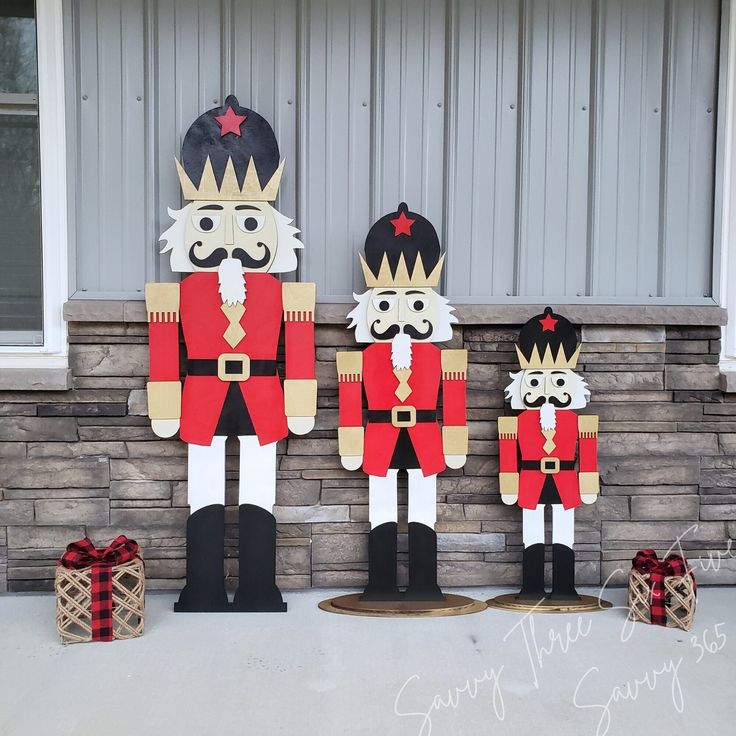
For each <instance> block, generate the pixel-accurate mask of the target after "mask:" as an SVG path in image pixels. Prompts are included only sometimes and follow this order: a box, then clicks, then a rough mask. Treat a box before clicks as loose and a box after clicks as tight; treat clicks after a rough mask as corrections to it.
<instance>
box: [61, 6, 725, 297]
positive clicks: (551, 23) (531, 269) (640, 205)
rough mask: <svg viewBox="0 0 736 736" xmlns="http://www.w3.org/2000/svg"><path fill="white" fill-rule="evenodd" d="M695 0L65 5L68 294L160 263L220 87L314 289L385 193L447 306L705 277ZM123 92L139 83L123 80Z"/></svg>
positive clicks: (327, 291) (706, 188) (674, 291)
mask: <svg viewBox="0 0 736 736" xmlns="http://www.w3.org/2000/svg"><path fill="white" fill-rule="evenodd" d="M720 5H721V4H720V2H718V0H648V1H647V2H645V3H642V2H640V1H639V0H526V2H517V0H373V1H372V2H371V1H370V0H275V1H274V2H270V3H264V2H258V1H257V0H222V1H221V2H207V1H206V0H158V2H155V1H154V0H126V2H124V3H123V2H119V1H116V0H74V2H73V3H70V4H68V6H67V17H66V34H67V35H66V38H67V48H68V50H69V53H70V57H71V62H70V64H69V68H70V69H72V70H73V73H72V75H71V76H72V79H71V80H70V81H71V82H72V83H71V84H70V85H69V92H68V94H69V100H70V106H71V108H72V109H71V114H70V121H72V125H73V130H72V138H73V140H72V145H71V146H70V150H71V151H72V152H73V161H72V169H73V177H71V178H72V180H73V195H74V196H73V200H74V203H75V204H74V206H75V211H74V212H73V217H72V221H73V222H74V224H75V233H74V239H75V241H76V253H75V263H76V274H75V277H76V288H77V295H78V296H113V297H114V296H120V297H123V296H125V297H130V296H135V295H137V294H140V293H141V290H142V288H143V283H144V282H145V280H146V279H154V278H164V279H166V278H170V277H171V274H170V272H169V270H168V265H167V258H166V257H161V256H159V254H158V247H159V246H158V242H157V239H158V236H159V235H160V233H161V232H162V231H163V230H164V229H165V228H166V226H167V224H168V222H169V218H168V215H167V213H166V208H167V206H169V207H178V206H180V202H181V200H180V191H179V185H178V180H177V177H176V172H175V169H174V166H173V159H174V157H175V156H176V155H177V154H178V152H179V147H180V144H181V139H182V136H183V134H184V132H185V131H186V129H187V127H188V125H189V123H190V122H191V121H192V120H193V119H194V118H195V117H196V116H197V115H198V114H200V113H201V112H202V111H203V110H206V109H208V108H210V107H212V106H214V105H215V104H218V103H219V102H220V101H221V100H222V99H223V97H224V95H225V94H228V93H229V92H231V91H232V92H234V93H235V94H237V95H238V97H239V98H240V100H241V102H242V103H243V104H247V105H250V106H252V107H253V108H254V109H257V110H258V111H259V112H260V113H262V114H263V115H265V116H266V117H267V118H268V119H269V121H270V122H271V123H272V124H273V126H274V129H275V131H276V134H277V136H278V139H279V144H280V147H281V151H282V155H283V156H284V157H286V159H287V166H286V170H285V175H284V178H283V181H282V187H281V192H280V196H279V202H278V203H277V204H278V206H279V208H280V209H281V211H283V212H284V213H286V214H289V215H292V216H294V217H295V219H296V224H297V225H298V226H299V227H300V228H301V229H302V230H303V233H304V241H305V245H306V248H305V250H304V251H303V252H302V253H301V255H300V261H301V265H300V275H301V277H303V278H307V279H312V280H315V281H316V282H317V284H318V287H319V294H320V298H322V299H325V300H338V301H341V300H347V299H350V295H351V293H352V292H353V291H354V290H361V289H362V288H363V283H362V276H361V274H360V272H359V269H358V266H357V258H356V252H357V251H358V250H359V249H360V247H361V246H362V243H363V240H364V238H365V234H366V232H367V229H368V227H369V226H370V224H371V222H372V221H373V220H374V219H376V218H377V217H379V216H380V215H381V214H383V213H385V212H386V211H388V210H390V209H391V208H393V207H395V206H396V204H397V203H398V202H399V201H400V200H406V201H407V202H408V203H409V205H410V207H411V208H413V209H415V210H417V211H420V212H422V213H424V214H426V215H427V216H428V217H429V218H430V219H431V220H432V221H433V222H434V224H435V226H436V227H437V229H438V231H439V232H440V235H441V238H442V239H443V242H444V243H445V244H446V246H447V251H448V258H447V269H446V274H445V280H444V287H445V291H446V292H447V293H448V294H449V295H450V296H451V297H452V298H453V299H454V300H455V301H457V302H461V301H494V300H498V299H506V298H509V297H511V298H519V299H526V300H534V299H543V298H550V297H554V298H555V299H557V300H561V301H567V300H569V301H575V300H577V299H600V300H611V301H617V300H629V301H630V300H637V301H648V300H659V301H662V300H664V301H669V302H673V303H676V302H681V301H687V300H697V299H701V300H702V299H703V298H705V297H708V296H710V294H711V293H712V254H713V192H714V171H715V161H714V153H715V132H716V131H715V128H716V123H715V119H716V103H717V100H716V91H717V87H718V52H719V48H718V39H719V33H720V13H721V8H720ZM138 98H140V99H138Z"/></svg>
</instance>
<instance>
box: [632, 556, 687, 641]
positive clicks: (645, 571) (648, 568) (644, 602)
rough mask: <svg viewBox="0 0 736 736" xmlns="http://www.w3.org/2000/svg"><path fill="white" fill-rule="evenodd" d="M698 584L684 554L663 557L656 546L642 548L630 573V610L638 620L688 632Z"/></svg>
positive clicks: (633, 617) (633, 562)
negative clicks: (657, 551) (659, 555)
mask: <svg viewBox="0 0 736 736" xmlns="http://www.w3.org/2000/svg"><path fill="white" fill-rule="evenodd" d="M695 602H696V585H695V576H694V575H693V572H692V569H691V568H689V567H688V564H687V560H686V559H685V558H684V557H682V556H681V555H676V554H670V555H668V556H667V557H666V558H665V559H663V560H660V559H659V558H658V557H657V553H656V552H655V551H654V550H653V549H642V550H639V552H637V554H636V556H635V557H634V559H633V560H632V568H631V571H630V572H629V611H630V616H631V618H632V619H634V620H638V621H644V622H645V623H652V624H656V625H658V626H670V627H677V628H679V629H683V630H685V631H687V630H688V629H689V628H690V626H692V623H693V618H694V616H695Z"/></svg>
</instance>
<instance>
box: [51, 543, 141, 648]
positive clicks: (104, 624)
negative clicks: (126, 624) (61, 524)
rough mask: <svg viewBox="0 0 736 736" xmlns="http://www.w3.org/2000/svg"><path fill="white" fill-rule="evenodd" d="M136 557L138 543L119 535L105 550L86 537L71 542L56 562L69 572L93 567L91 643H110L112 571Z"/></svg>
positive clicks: (111, 637) (111, 636)
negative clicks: (98, 547)
mask: <svg viewBox="0 0 736 736" xmlns="http://www.w3.org/2000/svg"><path fill="white" fill-rule="evenodd" d="M136 557H138V543H137V542H135V541H133V540H132V539H128V538H127V537H126V536H125V535H124V534H121V535H120V536H119V537H118V538H117V539H115V540H114V541H113V542H112V543H111V544H110V546H109V547H108V548H107V549H106V550H103V551H101V550H98V549H97V548H96V547H95V546H94V544H92V540H91V539H89V538H88V537H85V538H84V539H80V540H79V541H78V542H72V543H71V544H70V545H69V546H68V547H67V548H66V552H64V554H63V555H62V557H61V559H60V560H59V565H60V566H61V567H66V568H68V569H70V570H82V569H84V568H85V567H91V568H92V571H91V572H92V641H112V639H113V635H112V568H113V567H115V566H116V565H122V564H123V563H125V562H130V561H131V560H134V559H135V558H136Z"/></svg>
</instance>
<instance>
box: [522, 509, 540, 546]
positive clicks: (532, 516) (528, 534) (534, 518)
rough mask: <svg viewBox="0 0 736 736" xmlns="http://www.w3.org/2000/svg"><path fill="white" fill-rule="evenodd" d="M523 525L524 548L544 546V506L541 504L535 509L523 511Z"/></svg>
mask: <svg viewBox="0 0 736 736" xmlns="http://www.w3.org/2000/svg"><path fill="white" fill-rule="evenodd" d="M522 512H523V513H522V515H521V519H522V521H521V524H522V529H521V533H522V537H523V539H524V547H531V546H532V545H533V544H544V505H542V504H539V505H538V506H537V508H535V509H522Z"/></svg>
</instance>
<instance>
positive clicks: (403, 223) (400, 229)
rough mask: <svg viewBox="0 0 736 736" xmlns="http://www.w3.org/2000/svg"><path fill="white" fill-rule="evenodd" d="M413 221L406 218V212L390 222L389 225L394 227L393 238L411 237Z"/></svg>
mask: <svg viewBox="0 0 736 736" xmlns="http://www.w3.org/2000/svg"><path fill="white" fill-rule="evenodd" d="M414 222H415V220H412V219H411V218H409V217H407V216H406V212H402V213H401V214H400V215H399V216H398V217H396V218H395V219H393V220H391V224H392V225H393V226H394V237H397V236H399V235H411V226H412V225H413V224H414Z"/></svg>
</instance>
